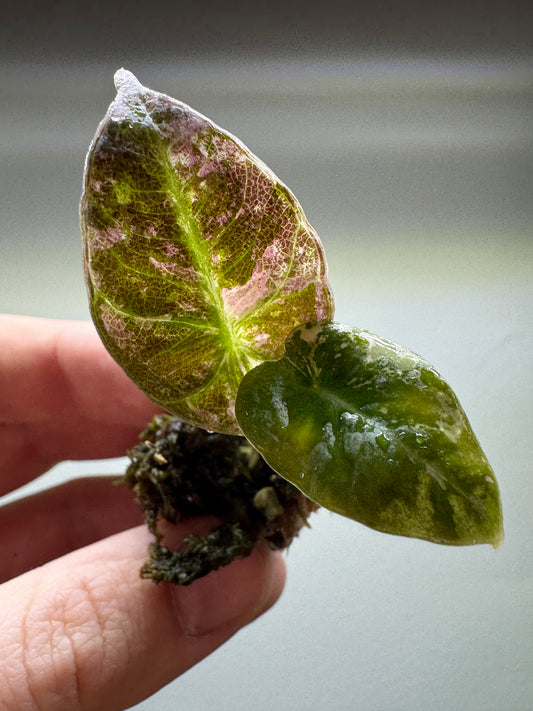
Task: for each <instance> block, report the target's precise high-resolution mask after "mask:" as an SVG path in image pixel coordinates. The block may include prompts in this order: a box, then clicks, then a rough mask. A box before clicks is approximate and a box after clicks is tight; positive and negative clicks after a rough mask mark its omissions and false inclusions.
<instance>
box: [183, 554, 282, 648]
mask: <svg viewBox="0 0 533 711" xmlns="http://www.w3.org/2000/svg"><path fill="white" fill-rule="evenodd" d="M284 582H285V565H284V563H283V560H282V558H281V556H280V555H279V554H277V553H273V552H272V551H270V550H268V549H267V548H266V546H264V545H259V546H257V547H256V549H255V550H254V551H253V552H252V553H251V554H250V555H249V556H247V557H246V558H242V559H238V560H235V561H234V562H233V563H231V565H228V566H226V567H224V568H220V569H219V570H217V571H215V572H213V573H209V575H207V576H206V577H205V578H201V579H200V580H197V581H196V582H194V583H192V585H190V586H188V587H182V588H178V587H177V588H175V589H174V591H173V597H174V605H175V610H176V614H177V616H178V619H179V622H180V626H181V629H182V630H183V632H184V634H186V635H188V636H191V637H200V636H202V635H206V634H209V633H211V632H213V631H215V630H220V629H221V628H224V627H231V626H233V627H235V628H238V627H241V626H243V625H245V624H247V623H249V622H251V621H252V620H254V619H255V618H256V617H258V616H259V615H261V614H262V613H263V612H265V611H266V610H268V608H269V607H271V606H272V605H273V604H274V602H275V601H276V600H277V599H278V597H279V595H280V593H281V591H282V589H283V585H284Z"/></svg>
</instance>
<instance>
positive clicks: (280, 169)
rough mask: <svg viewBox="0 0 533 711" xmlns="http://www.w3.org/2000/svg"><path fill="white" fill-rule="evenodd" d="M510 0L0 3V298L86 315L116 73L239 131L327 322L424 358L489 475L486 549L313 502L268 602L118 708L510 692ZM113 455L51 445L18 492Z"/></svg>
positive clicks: (517, 468)
mask: <svg viewBox="0 0 533 711" xmlns="http://www.w3.org/2000/svg"><path fill="white" fill-rule="evenodd" d="M12 5H13V4H12ZM529 5H530V4H529V3H526V2H524V3H518V2H507V3H505V2H502V3H499V4H498V3H496V2H485V3H481V2H479V3H478V2H470V3H464V2H449V3H442V4H440V3H425V4H424V3H415V2H410V3H392V2H390V3H384V2H381V3H379V2H374V3H372V4H370V3H357V2H356V3H352V4H351V6H350V9H344V8H343V7H342V6H341V5H338V4H337V3H335V2H328V3H326V4H325V5H323V6H321V7H315V6H313V5H304V4H287V3H281V2H279V3H278V2H269V3H261V2H257V3H249V4H244V3H230V2H227V3H218V4H215V3H212V4H210V3H205V2H204V3H202V4H201V5H200V4H196V3H194V4H193V3H191V4H185V3H180V2H174V3H168V4H165V3H160V2H151V3H149V7H147V8H144V7H142V8H139V9H137V8H135V7H134V6H133V4H132V3H128V4H126V3H121V2H115V3H113V4H101V3H91V4H90V5H88V6H84V5H83V6H82V5H81V4H78V3H73V2H68V3H67V2H54V3H52V2H49V3H48V2H27V3H18V7H15V6H12V7H11V8H10V9H9V10H7V11H4V13H5V14H4V17H3V18H2V23H1V28H0V57H1V61H2V72H1V76H0V96H1V109H0V122H1V123H0V160H1V171H0V179H1V181H2V185H1V191H0V202H1V215H2V220H1V223H0V250H1V251H0V255H1V256H0V310H1V311H4V312H12V313H25V314H33V315H39V316H50V317H63V318H82V319H87V318H88V310H87V305H86V299H85V290H84V285H83V279H82V275H81V264H80V241H79V228H78V218H77V209H78V201H79V195H80V190H81V180H82V168H83V160H84V154H85V151H86V149H87V146H88V144H89V142H90V140H91V137H92V135H93V133H94V131H95V130H96V126H97V124H98V122H99V120H100V118H101V117H102V116H103V114H104V112H105V110H106V108H107V105H108V104H109V102H110V101H111V100H112V98H113V95H114V89H113V83H112V75H113V72H114V71H115V70H116V69H117V68H119V67H120V66H125V67H127V68H128V69H130V70H132V71H134V72H135V73H136V74H137V75H138V77H139V79H140V80H141V81H142V82H143V83H144V84H146V85H147V86H150V87H151V88H153V89H156V90H159V91H164V92H166V93H169V94H171V95H173V96H175V97H177V98H180V99H181V100H183V101H185V102H186V103H189V104H191V105H192V106H194V107H195V108H196V109H198V110H200V111H201V112H203V113H204V114H207V115H208V116H210V117H211V118H212V119H213V120H215V121H216V122H217V123H219V124H220V125H222V126H224V127H225V128H227V129H228V130H230V131H231V132H232V133H234V134H236V135H238V136H239V137H240V138H241V139H242V140H244V142H245V143H246V144H247V145H248V146H249V147H250V148H251V149H252V150H253V151H254V152H255V153H257V154H258V155H260V156H261V157H262V158H263V159H264V160H265V161H266V162H267V163H268V164H269V165H270V167H271V168H272V169H273V170H274V171H275V172H276V173H277V174H278V175H279V176H280V178H281V179H282V180H284V181H285V182H286V183H287V184H288V185H289V186H290V187H291V189H292V190H293V191H294V192H295V194H296V195H297V197H298V198H299V200H300V202H301V203H302V205H303V207H304V209H305V211H306V213H307V215H308V217H309V219H310V221H311V222H312V224H313V225H314V226H315V228H316V229H317V230H318V232H319V234H320V235H321V237H322V240H323V242H324V245H325V247H326V251H327V254H328V260H329V264H330V278H331V282H332V286H333V289H334V293H335V296H336V303H337V319H338V320H339V321H343V322H346V323H348V324H351V325H356V326H361V327H365V328H368V329H369V330H372V331H375V332H377V333H379V334H381V335H383V336H385V337H388V338H391V339H393V340H397V341H399V342H400V343H402V344H404V345H407V346H409V347H411V348H412V349H413V350H415V351H418V352H420V353H421V354H422V355H424V356H425V357H426V358H428V359H429V360H430V361H432V362H433V363H434V364H435V366H436V367H437V368H438V369H439V370H440V371H441V372H442V373H443V374H444V375H445V376H446V377H447V378H448V380H449V381H450V382H451V383H452V385H453V386H454V388H455V390H456V392H457V394H458V395H459V397H460V399H461V400H462V402H463V405H464V406H465V409H466V411H467V413H468V414H469V416H470V419H471V422H472V424H473V426H474V429H475V431H476V432H477V434H478V437H479V439H480V441H481V443H482V445H483V447H484V449H485V451H486V453H487V455H488V457H489V459H490V461H491V462H492V464H493V467H494V469H495V471H496V474H497V476H498V479H499V482H500V485H501V490H502V498H503V505H504V520H505V529H506V541H505V543H504V544H503V546H502V547H501V548H500V549H499V550H498V551H496V552H495V551H493V550H492V549H490V548H489V547H486V546H483V547H474V548H468V549H454V548H443V547H439V546H433V545H430V544H427V543H424V542H420V541H412V540H406V539H401V538H395V537H391V536H386V535H383V534H379V533H375V532H373V531H371V530H369V529H366V528H364V527H362V526H359V525H357V524H356V523H353V522H351V521H348V520H345V519H343V518H341V517H339V516H335V515H333V514H330V513H328V512H326V511H321V512H320V513H318V514H316V515H315V516H314V518H313V520H312V524H313V525H312V528H311V529H310V530H306V531H304V532H303V533H302V534H301V536H300V538H299V540H298V541H296V542H295V543H294V544H293V546H292V548H291V549H290V551H289V553H288V555H287V564H288V570H289V578H288V585H287V588H286V590H285V592H284V595H283V597H282V598H281V600H280V602H279V603H278V604H277V605H276V607H275V608H274V609H273V610H272V611H271V612H270V613H269V614H268V615H266V616H265V617H263V618H262V619H261V620H258V621H257V622H255V623H254V624H253V625H251V626H250V627H249V628H247V629H245V630H243V631H242V632H240V633H239V634H238V635H237V636H236V637H234V638H233V639H232V640H231V641H230V642H229V643H228V644H226V645H225V646H224V647H223V648H222V649H220V650H218V651H217V652H216V653H214V654H213V655H212V656H211V657H209V658H208V659H207V660H205V661H204V662H202V663H201V664H199V665H198V666H197V667H195V668H194V669H193V670H191V671H190V672H188V673H187V674H186V675H185V676H184V677H182V678H181V679H179V680H177V681H176V682H174V683H172V684H170V685H169V686H168V687H167V688H165V689H164V690H162V691H161V692H160V693H158V694H156V696H155V697H153V698H152V699H150V700H148V701H146V702H144V703H142V704H139V705H138V706H137V707H136V709H138V711H141V710H142V711H155V710H156V709H157V710H158V711H166V710H167V709H169V710H170V709H175V708H187V709H188V710H189V711H196V710H203V709H207V708H214V709H217V710H221V711H223V710H225V709H227V710H228V711H229V710H230V709H232V711H238V710H240V709H243V710H244V709H249V708H254V709H256V710H257V711H260V710H262V709H264V710H265V711H267V710H268V711H270V710H271V709H280V710H281V711H284V710H285V709H290V710H291V711H308V710H309V711H311V710H313V709H317V708H321V709H339V710H341V711H343V710H346V711H351V710H352V709H353V708H358V709H361V711H389V710H390V711H402V710H404V709H405V710H407V709H409V711H413V710H417V709H421V710H422V709H424V710H426V709H431V710H432V711H441V710H442V711H449V710H450V709H457V710H464V711H478V710H480V711H481V709H484V711H501V710H502V709H506V710H508V711H527V710H528V709H530V708H531V707H532V705H533V678H532V676H533V675H532V671H533V601H532V582H533V554H532V550H531V546H530V539H531V524H530V521H531V510H532V508H533V492H532V487H531V483H530V481H531V458H532V457H531V455H532V454H533V452H532V446H531V428H532V418H531V401H532V394H533V393H532V375H531V363H530V353H531V350H532V346H533V342H532V341H533V337H532V334H531V313H532V309H533V303H532V302H533V298H532V286H533V241H532V239H531V237H532V234H531V233H532V229H531V218H532V199H531V198H532V194H531V193H532V185H533V168H532V165H533V163H532V159H533V130H532V125H533V122H532V103H533V51H532V46H531V37H532V36H533V35H532V29H533V28H532V23H531V18H530V14H531V12H530V10H529ZM123 465H124V461H123V460H122V459H120V460H116V461H111V462H110V461H106V462H99V463H87V462H81V463H71V462H67V463H64V464H62V465H60V466H58V467H56V468H55V469H54V470H52V472H50V473H49V474H48V475H47V476H45V477H44V478H43V479H42V480H40V481H39V482H37V484H36V485H35V486H46V485H48V484H49V483H51V482H54V481H57V480H60V479H63V478H65V477H71V476H79V475H81V474H83V473H85V472H94V471H111V470H113V471H120V470H121V468H122V467H123Z"/></svg>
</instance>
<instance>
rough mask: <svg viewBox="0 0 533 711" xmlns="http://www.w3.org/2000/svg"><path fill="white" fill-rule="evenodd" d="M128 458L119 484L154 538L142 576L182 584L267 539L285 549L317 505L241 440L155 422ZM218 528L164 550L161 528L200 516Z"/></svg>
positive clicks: (161, 419)
mask: <svg viewBox="0 0 533 711" xmlns="http://www.w3.org/2000/svg"><path fill="white" fill-rule="evenodd" d="M139 439H140V442H139V444H138V445H137V446H136V447H134V448H133V449H132V450H131V451H130V452H129V453H128V455H129V458H130V460H131V461H130V465H129V466H128V468H127V470H126V473H125V475H124V478H123V480H124V481H125V482H126V483H127V484H128V485H129V486H130V487H131V489H132V491H133V494H134V496H135V498H136V499H137V501H138V502H139V504H140V506H141V509H142V511H143V514H144V517H145V520H146V523H147V525H148V528H149V529H150V531H151V532H152V533H153V535H154V542H153V544H152V545H151V547H150V554H149V559H148V560H147V562H146V563H145V565H144V566H143V568H142V570H141V575H142V576H143V577H145V578H150V579H152V580H153V581H154V582H156V583H159V582H162V581H166V582H170V583H175V584H179V585H188V584H189V583H192V582H193V581H194V580H196V579H197V578H199V577H202V576H203V575H206V574H207V573H209V572H210V571H212V570H216V569H217V568H219V567H221V566H223V565H227V564H228V563H230V562H231V561H232V560H234V559H235V558H237V557H240V556H245V555H248V554H249V553H250V552H251V551H252V549H253V547H254V545H255V544H256V543H257V542H258V541H260V540H265V541H267V543H268V544H269V545H270V546H271V547H272V548H274V549H278V550H279V549H284V548H287V547H288V546H289V545H290V543H291V541H292V540H293V538H294V537H295V536H297V535H298V532H299V531H300V529H301V528H302V526H305V525H307V519H308V516H309V514H310V513H311V512H312V511H315V510H316V509H317V508H318V506H317V505H316V504H315V503H313V502H312V501H310V500H309V499H308V498H307V497H306V496H304V495H303V494H302V493H301V492H300V491H299V490H298V489H297V488H296V487H295V486H293V485H292V484H290V483H289V482H287V481H286V480H285V479H283V478H281V477H280V476H278V474H276V472H275V471H274V470H273V469H271V468H270V467H269V466H268V464H266V462H265V461H264V460H263V459H262V457H261V456H260V455H259V454H258V453H257V452H256V450H255V449H254V448H253V447H252V446H251V445H250V444H249V443H248V441H247V440H246V439H245V438H244V437H239V436H233V435H222V434H218V433H213V432H207V431H205V430H203V429H200V428H198V427H195V426H193V425H190V424H187V423H185V422H183V421H181V420H179V419H178V418H176V417H171V416H170V415H158V416H157V417H156V418H155V419H154V420H153V422H152V423H151V424H150V425H149V426H148V428H147V429H146V430H145V431H144V432H142V433H141V435H140V437H139ZM204 514H207V515H214V516H216V517H217V518H218V519H219V520H220V521H221V524H220V525H218V526H217V527H215V528H213V529H212V530H211V531H210V533H209V534H208V535H207V536H205V537H201V536H196V535H194V536H189V537H188V538H187V539H186V540H185V541H184V545H183V547H182V548H180V550H178V551H171V550H169V549H168V548H167V547H166V546H165V545H164V539H163V534H162V532H161V525H160V524H161V521H162V520H165V521H168V522H170V523H172V524H176V523H179V522H180V521H183V520H184V519H187V518H190V517H193V516H199V515H204Z"/></svg>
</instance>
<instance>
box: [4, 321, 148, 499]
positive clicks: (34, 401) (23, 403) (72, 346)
mask: <svg viewBox="0 0 533 711" xmlns="http://www.w3.org/2000/svg"><path fill="white" fill-rule="evenodd" d="M157 411H160V408H158V407H157V406H156V405H154V404H153V403H152V402H150V400H148V398H147V397H146V396H145V395H143V394H142V393H141V391H140V390H139V389H138V388H137V387H136V386H135V385H134V384H133V383H132V382H131V381H130V380H129V378H128V377H127V376H126V375H125V373H124V372H123V371H122V370H121V368H120V367H119V366H118V365H117V364H116V363H115V362H114V361H113V359H112V358H111V356H109V354H108V353H107V351H106V350H105V349H104V347H103V345H102V343H101V341H100V339H99V337H98V335H97V334H96V331H95V330H94V328H93V326H92V324H90V323H86V322H81V321H56V320H51V319H39V318H31V317H25V316H5V315H4V316H0V445H1V446H0V495H1V494H3V493H6V491H9V490H11V489H13V488H16V487H18V486H20V485H22V484H23V483H25V482H26V481H28V480H29V479H31V478H33V477H35V476H36V475H38V474H40V473H42V472H43V471H46V469H48V468H50V467H51V466H52V465H53V464H55V463H57V462H59V461H62V460H64V459H95V458H102V457H113V456H117V455H123V454H124V453H125V451H126V449H127V448H129V447H131V446H132V445H133V444H135V442H136V441H137V435H138V433H139V432H140V431H141V430H142V429H143V428H144V427H145V425H146V424H147V423H148V422H149V421H150V420H151V419H152V417H153V415H154V414H155V413H156V412H157Z"/></svg>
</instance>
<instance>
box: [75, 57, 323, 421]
mask: <svg viewBox="0 0 533 711" xmlns="http://www.w3.org/2000/svg"><path fill="white" fill-rule="evenodd" d="M115 82H116V85H117V89H118V95H117V97H116V99H115V101H114V102H113V103H112V104H111V106H110V107H109V110H108V112H107V114H106V116H105V118H104V120H103V121H102V123H101V124H100V127H99V129H98V131H97V134H96V136H95V138H94V140H93V143H92V145H91V148H90V150H89V154H88V156H87V163H86V172H85V189H84V194H83V196H82V202H81V223H82V233H83V239H84V260H85V273H86V280H87V285H88V290H89V297H90V306H91V314H92V317H93V320H94V322H95V324H96V327H97V329H98V331H99V333H100V336H101V338H102V340H103V342H104V344H105V346H106V347H107V349H108V350H109V352H110V353H111V355H112V356H113V357H114V358H115V359H116V360H117V361H118V363H119V364H120V365H121V366H122V368H123V369H124V370H125V371H126V373H127V374H128V375H129V376H130V377H131V378H132V380H134V381H135V382H136V383H137V384H138V385H139V386H140V387H141V388H142V389H143V390H144V391H145V392H146V393H147V394H148V396H149V397H151V398H152V399H153V400H155V401H156V402H158V403H159V404H161V405H162V406H163V407H165V408H167V409H168V410H170V411H171V412H173V413H174V414H176V415H179V416H180V417H182V418H183V419H186V420H188V421H189V422H192V423H193V424H196V425H199V426H201V427H204V428H206V429H209V430H216V431H219V432H227V433H238V432H239V431H240V430H239V428H238V425H237V423H236V421H235V417H234V400H235V393H236V390H237V387H238V384H239V383H240V380H241V378H242V376H243V374H244V373H245V372H246V371H248V370H249V369H250V368H251V367H253V366H254V365H256V364H258V363H260V362H262V361H263V360H265V359H269V358H279V357H280V356H281V355H282V353H283V346H284V341H285V338H286V336H287V334H288V333H289V332H290V331H291V330H292V329H293V328H294V327H296V326H297V325H299V324H301V323H304V322H305V321H308V320H313V321H316V320H321V319H325V318H326V319H327V318H331V317H332V311H333V300H332V296H331V292H330V289H329V286H328V283H327V279H326V263H325V258H324V254H323V249H322V246H321V244H320V241H319V239H318V237H317V235H316V233H315V232H314V230H313V229H312V228H311V227H310V225H309V223H308V222H307V220H306V218H305V216H304V214H303V211H302V209H301V207H300V205H299V204H298V202H297V201H296V199H295V198H294V196H293V195H292V193H291V192H290V191H289V190H288V188H287V187H286V186H285V185H283V184H282V183H281V182H280V181H279V180H278V179H277V178H276V176H275V175H274V174H273V173H272V172H271V171H270V170H269V169H268V168H267V167H266V166H265V165H264V164H263V163H262V162H261V161H260V160H259V159H258V158H256V157H255V156H254V155H253V154H252V153H251V152H250V151H249V150H248V149H247V148H246V147H245V146H244V145H243V144H242V143H241V142H240V141H239V140H238V139H236V138H234V137H233V136H231V135H230V134H228V133H226V132H225V131H223V130H222V129H220V128H218V127H217V126H215V125H214V124H213V123H212V122H211V121H209V120H208V119H207V118H205V117H204V116H201V115H200V114H198V113H197V112H195V111H193V110H192V109H191V108H189V107H188V106H186V105H184V104H182V103H180V102H178V101H175V100H174V99H171V98H170V97H168V96H165V95H163V94H159V93H156V92H154V91H151V90H149V89H147V88H145V87H143V86H141V85H140V84H139V82H138V81H137V80H136V79H135V77H134V76H133V75H132V74H131V73H130V72H127V71H125V70H120V71H119V72H117V74H116V76H115Z"/></svg>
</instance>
